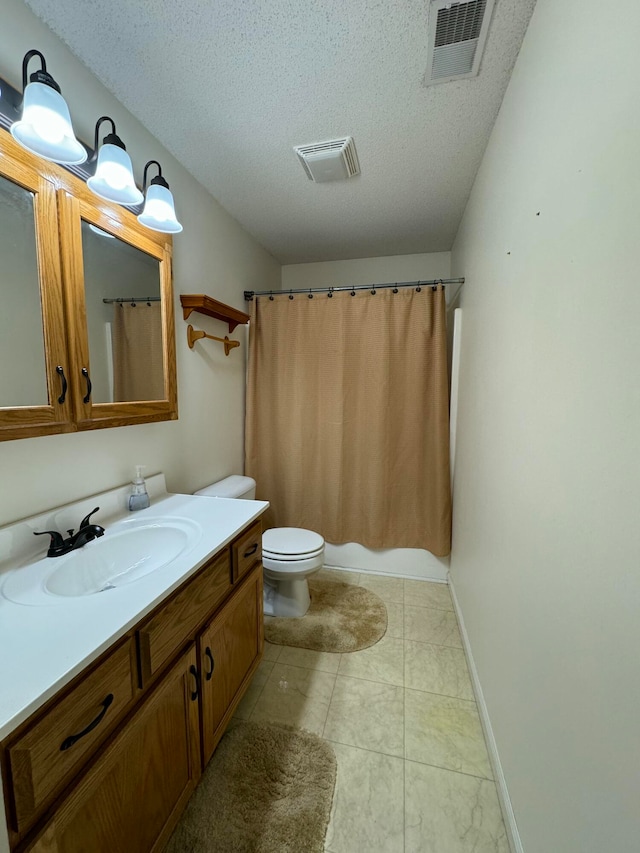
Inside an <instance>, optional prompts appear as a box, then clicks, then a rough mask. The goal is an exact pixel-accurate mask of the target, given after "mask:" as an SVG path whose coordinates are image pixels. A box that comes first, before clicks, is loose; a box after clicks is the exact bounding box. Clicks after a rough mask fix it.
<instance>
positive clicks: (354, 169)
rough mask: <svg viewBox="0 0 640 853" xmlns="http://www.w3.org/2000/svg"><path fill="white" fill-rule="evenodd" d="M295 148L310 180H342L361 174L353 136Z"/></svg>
mask: <svg viewBox="0 0 640 853" xmlns="http://www.w3.org/2000/svg"><path fill="white" fill-rule="evenodd" d="M293 150H294V151H295V152H296V154H297V155H298V157H299V158H300V162H301V163H302V168H303V169H304V170H305V172H306V173H307V177H308V178H309V180H310V181H316V183H322V182H323V181H341V180H343V179H344V178H352V177H353V176H354V175H359V174H360V164H359V163H358V155H357V153H356V146H355V143H354V141H353V138H352V137H351V136H345V137H344V138H343V139H331V140H329V141H328V142H315V143H313V144H312V145H294V147H293Z"/></svg>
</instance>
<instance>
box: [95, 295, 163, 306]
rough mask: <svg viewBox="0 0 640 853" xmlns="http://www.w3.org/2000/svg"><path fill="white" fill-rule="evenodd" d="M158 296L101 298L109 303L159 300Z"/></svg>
mask: <svg viewBox="0 0 640 853" xmlns="http://www.w3.org/2000/svg"><path fill="white" fill-rule="evenodd" d="M160 298H161V297H160V296H118V298H117V299H103V300H102V301H103V302H105V303H106V304H107V305H111V303H112V302H119V303H120V304H122V303H123V302H160Z"/></svg>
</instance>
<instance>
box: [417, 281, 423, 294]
mask: <svg viewBox="0 0 640 853" xmlns="http://www.w3.org/2000/svg"><path fill="white" fill-rule="evenodd" d="M416 293H422V288H421V287H420V282H418V286H417V287H416Z"/></svg>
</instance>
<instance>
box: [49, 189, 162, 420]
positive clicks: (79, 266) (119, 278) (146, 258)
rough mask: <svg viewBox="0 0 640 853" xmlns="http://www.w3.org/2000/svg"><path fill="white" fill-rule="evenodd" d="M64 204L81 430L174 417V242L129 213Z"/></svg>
mask: <svg viewBox="0 0 640 853" xmlns="http://www.w3.org/2000/svg"><path fill="white" fill-rule="evenodd" d="M60 201H61V218H62V227H63V273H64V279H65V286H66V288H67V301H68V304H69V306H70V310H71V312H72V313H73V314H74V318H73V322H72V323H71V328H72V329H73V330H74V331H73V341H72V352H73V384H74V398H73V399H74V406H75V411H76V418H77V420H78V426H79V427H80V428H81V429H82V428H85V429H86V428H91V427H93V426H104V425H106V424H105V423H104V420H105V419H109V420H110V421H111V420H114V419H115V420H116V421H118V422H125V421H126V422H127V423H136V422H140V421H149V420H160V419H167V418H171V417H175V409H176V405H175V396H176V395H175V354H174V328H173V305H172V301H171V254H170V244H169V243H168V242H167V241H166V237H165V236H164V235H157V236H156V235H154V234H150V233H149V232H148V231H147V230H146V229H143V228H142V226H138V225H137V223H135V220H134V219H133V217H132V216H131V214H129V213H128V212H125V211H123V215H122V219H121V220H120V221H117V220H115V219H113V218H112V217H113V209H112V207H111V209H109V210H108V211H105V210H101V209H100V207H99V206H97V205H94V204H93V203H91V202H89V201H88V200H86V199H82V198H80V199H78V198H75V197H72V196H71V195H69V194H68V193H66V192H64V191H62V192H61V196H60ZM134 223H135V224H134ZM113 425H116V424H115V423H114V424H113Z"/></svg>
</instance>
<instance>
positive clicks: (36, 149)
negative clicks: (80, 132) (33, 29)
mask: <svg viewBox="0 0 640 853" xmlns="http://www.w3.org/2000/svg"><path fill="white" fill-rule="evenodd" d="M34 56H37V57H39V58H40V62H41V64H42V68H41V69H40V70H39V71H34V73H33V74H32V75H31V77H30V78H29V80H30V82H29V83H28V84H27V66H28V65H29V62H30V61H31V60H32V59H33V57H34ZM22 91H23V101H22V118H21V119H19V120H18V121H15V122H14V123H13V124H12V125H11V135H12V136H13V138H14V139H15V140H16V141H17V142H19V143H20V145H22V147H23V148H26V149H27V151H31V152H33V153H34V154H37V155H38V156H40V157H43V158H44V159H45V160H51V161H53V162H54V163H62V164H67V165H75V164H77V163H84V161H85V160H86V159H87V152H86V149H85V148H84V146H83V145H82V144H81V143H80V142H78V140H77V139H76V137H75V134H74V132H73V128H72V127H71V116H70V115H69V107H68V106H67V102H66V101H65V99H64V98H63V97H62V95H61V94H60V86H58V84H57V83H56V81H55V80H54V79H53V77H52V76H51V75H50V74H49V73H48V72H47V63H46V60H45V58H44V56H43V55H42V54H41V53H40V51H39V50H30V51H29V52H28V53H26V54H25V57H24V59H23V60H22Z"/></svg>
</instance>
